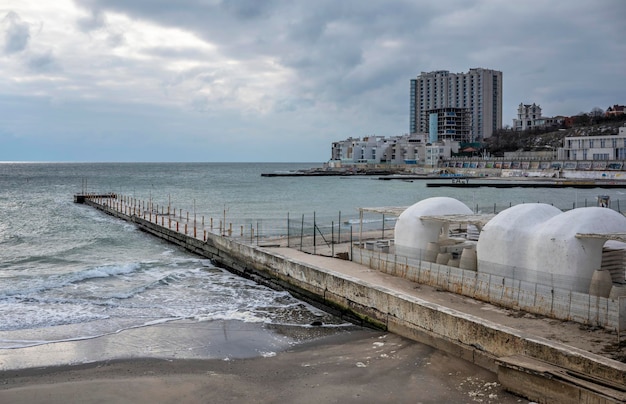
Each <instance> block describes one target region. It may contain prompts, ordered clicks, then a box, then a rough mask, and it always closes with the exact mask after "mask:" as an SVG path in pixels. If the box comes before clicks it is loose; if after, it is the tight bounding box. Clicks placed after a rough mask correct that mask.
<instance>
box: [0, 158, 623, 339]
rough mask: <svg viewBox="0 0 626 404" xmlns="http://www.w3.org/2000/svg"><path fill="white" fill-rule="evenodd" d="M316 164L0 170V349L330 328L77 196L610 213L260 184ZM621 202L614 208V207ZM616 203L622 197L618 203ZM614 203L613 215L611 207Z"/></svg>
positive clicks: (331, 181) (366, 185)
mask: <svg viewBox="0 0 626 404" xmlns="http://www.w3.org/2000/svg"><path fill="white" fill-rule="evenodd" d="M315 166H319V164H306V163H300V164H286V163H285V164H269V163H263V164H254V163H245V164H244V163H241V164H225V163H219V164H218V163H196V164H193V163H162V164H159V163H127V164H117V163H115V164H114V163H71V164H64V163H0V307H1V308H2V316H1V317H0V349H13V348H20V347H27V346H35V345H44V344H50V343H52V342H55V341H65V340H76V339H87V338H93V337H96V336H101V335H106V334H111V333H118V332H120V331H122V330H126V329H133V328H137V327H142V326H145V325H150V324H157V323H164V322H171V321H174V320H181V319H184V320H186V321H193V322H211V321H218V320H228V321H240V322H243V323H262V324H289V325H292V326H301V327H308V326H309V325H310V324H311V323H312V322H313V321H322V322H323V323H324V324H326V325H327V326H332V327H343V326H345V325H344V324H343V323H342V322H341V321H339V320H338V319H335V318H333V317H331V316H329V315H327V314H325V313H323V312H320V311H319V310H316V309H314V308H312V307H310V306H308V305H306V304H303V303H301V302H299V301H297V300H296V299H294V298H292V297H291V296H290V295H289V294H287V293H284V292H277V291H273V290H270V289H267V288H265V287H261V286H259V285H256V284H254V283H253V282H250V281H247V280H244V279H240V278H238V277H236V276H233V275H231V274H230V273H228V272H225V271H223V270H221V269H219V268H216V267H215V266H213V265H212V264H211V262H210V261H208V260H205V259H201V258H199V257H197V256H195V255H192V254H190V253H188V252H186V251H183V250H181V249H179V248H176V247H174V246H172V245H169V244H166V243H165V242H163V241H160V240H158V239H156V238H153V237H151V236H149V235H147V234H145V233H142V232H140V231H138V230H137V229H135V228H134V226H132V225H130V224H128V223H125V222H123V221H120V220H117V219H114V218H111V217H109V216H106V215H104V214H102V213H100V212H98V211H96V210H94V209H91V208H89V207H86V206H83V205H76V204H74V203H73V194H74V193H78V192H83V191H89V192H116V193H121V194H125V195H130V196H133V197H136V198H140V199H142V200H145V201H152V202H153V203H155V204H158V205H161V206H163V205H168V204H169V205H170V206H173V207H175V208H177V209H182V210H183V211H189V212H195V213H196V215H198V217H200V216H205V217H206V218H207V220H208V218H209V217H215V218H222V217H224V215H226V216H227V221H228V220H232V221H234V222H239V223H244V222H250V223H252V222H254V221H258V220H264V221H276V222H280V221H285V220H286V218H287V214H289V215H291V216H292V217H300V215H306V216H307V218H310V217H311V216H312V215H313V212H315V214H316V215H317V218H318V220H331V218H334V217H337V215H338V214H339V212H341V215H342V217H343V218H345V219H346V220H350V218H356V217H357V208H358V207H373V206H409V205H411V204H413V203H415V202H417V201H419V200H421V199H424V198H427V197H429V196H450V197H455V198H457V199H459V200H461V201H462V202H465V203H466V204H467V205H468V206H470V207H471V208H475V207H478V210H481V211H486V212H489V211H491V210H493V207H494V204H495V205H497V209H498V210H501V209H503V208H505V207H507V206H509V205H510V204H517V203H523V202H545V203H550V204H554V205H555V206H558V207H562V208H571V207H572V206H573V204H577V206H584V204H585V203H587V204H589V205H593V204H595V201H596V197H597V196H598V194H607V195H609V196H610V197H611V199H612V201H613V205H614V207H615V206H616V201H617V200H618V199H619V198H620V196H624V193H623V192H621V191H616V190H611V191H607V190H597V189H592V190H574V189H565V190H532V189H506V190H496V189H490V188H479V189H469V190H462V189H452V188H426V186H425V184H424V182H422V181H380V180H377V179H374V178H370V177H350V178H340V177H306V178H294V177H276V178H267V177H262V176H261V173H264V172H275V171H289V170H295V169H299V168H310V167H315ZM625 199H626V198H625ZM624 202H625V203H626V201H624ZM624 206H625V207H626V205H624Z"/></svg>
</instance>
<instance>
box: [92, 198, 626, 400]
mask: <svg viewBox="0 0 626 404" xmlns="http://www.w3.org/2000/svg"><path fill="white" fill-rule="evenodd" d="M85 203H86V204H87V205H90V206H93V207H95V208H97V209H100V210H103V211H104V212H106V213H108V214H111V215H113V216H116V217H119V218H121V219H124V220H128V221H131V222H134V223H135V224H136V225H137V226H138V227H139V228H140V229H142V230H144V231H146V232H148V233H151V234H154V235H155V236H157V237H159V238H162V239H164V240H167V241H169V242H172V243H174V244H177V245H179V246H181V247H183V248H185V249H187V250H189V251H191V252H194V253H197V254H199V255H202V256H204V257H207V258H210V259H212V260H214V261H215V262H216V263H218V264H221V265H223V266H225V267H227V268H228V269H230V270H231V271H233V272H235V273H237V274H240V275H242V276H245V277H248V278H252V279H255V280H257V281H258V282H260V283H263V284H266V285H270V286H273V287H281V288H284V289H287V290H289V291H291V292H292V293H294V294H295V295H297V296H298V297H300V298H302V299H304V300H307V301H309V302H312V303H317V304H321V305H324V306H325V307H327V308H331V309H332V311H334V312H335V314H339V315H341V316H344V317H348V318H350V319H352V320H356V321H358V322H361V323H362V324H370V325H373V326H376V327H379V328H383V329H386V330H388V331H390V332H393V333H397V334H399V335H402V336H405V337H408V338H411V339H413V340H417V341H420V342H424V343H427V344H429V345H431V346H433V347H436V348H438V349H441V350H444V351H447V352H450V353H453V354H456V355H457V356H459V357H461V358H464V359H466V360H468V361H470V362H473V363H476V364H478V365H480V366H482V367H485V368H487V369H490V370H492V371H494V372H498V370H499V369H498V362H496V360H497V359H498V358H502V357H509V356H514V355H524V356H526V357H530V358H535V359H540V360H542V361H545V362H549V363H552V364H555V365H557V366H559V367H562V368H565V369H568V370H571V371H575V372H578V373H580V374H585V375H588V376H589V377H592V378H597V379H604V380H611V381H613V382H614V383H615V384H616V385H617V386H625V385H626V364H624V363H621V362H617V361H614V360H611V359H608V358H604V357H602V356H599V355H595V354H592V353H590V352H587V351H584V350H582V349H577V348H574V347H571V346H568V345H564V344H560V343H557V342H554V341H551V340H548V339H545V338H541V337H537V336H536V335H532V334H529V333H527V332H524V331H520V330H517V329H514V328H510V327H506V326H503V325H500V324H497V323H493V322H491V321H488V320H485V319H484V318H480V317H476V316H473V315H470V314H467V313H464V312H460V311H457V310H454V309H450V308H448V307H445V306H442V305H439V304H435V303H433V302H430V301H427V300H424V299H421V298H419V297H418V296H417V294H416V293H407V291H406V290H400V289H396V288H395V287H392V286H393V285H392V284H393V282H390V283H387V282H385V281H382V282H380V281H377V280H376V279H380V278H372V277H367V276H363V277H361V276H355V274H361V273H366V274H369V272H367V270H366V271H365V272H363V271H364V269H363V268H364V267H362V266H360V265H358V264H356V263H352V262H346V261H339V260H334V261H333V262H334V263H336V266H338V267H339V266H340V265H352V266H355V267H359V270H360V271H361V272H358V271H352V272H350V270H348V271H343V272H340V271H336V270H333V269H329V268H333V265H328V266H325V265H324V266H321V265H316V264H315V263H311V262H305V260H303V259H294V258H293V257H288V256H286V254H285V253H286V251H280V250H273V251H270V250H268V249H264V248H260V247H255V246H250V245H246V244H242V243H239V242H236V241H234V240H232V239H229V238H226V237H221V236H219V235H216V234H208V235H207V240H206V242H205V241H203V240H199V239H197V238H194V237H193V236H189V235H185V234H183V233H179V232H176V231H175V230H171V229H168V228H166V227H163V226H160V225H158V224H156V223H153V222H150V221H148V220H145V219H142V218H140V217H138V216H134V215H127V214H124V213H120V212H118V211H117V210H115V209H113V208H109V207H106V206H103V205H100V204H98V203H95V202H94V201H91V200H89V199H87V200H86V201H85ZM285 250H287V249H285ZM281 252H284V253H283V254H281ZM299 254H300V255H299V256H298V257H299V258H303V257H304V254H302V253H299ZM329 260H332V259H330V258H329ZM337 261H339V262H337ZM320 262H321V261H320ZM340 263H341V264H340ZM369 271H371V270H369ZM371 272H372V273H374V272H375V271H371ZM376 275H384V274H380V273H376ZM404 282H405V283H406V281H404ZM528 388H531V387H528Z"/></svg>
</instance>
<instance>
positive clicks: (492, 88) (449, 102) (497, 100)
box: [409, 68, 502, 142]
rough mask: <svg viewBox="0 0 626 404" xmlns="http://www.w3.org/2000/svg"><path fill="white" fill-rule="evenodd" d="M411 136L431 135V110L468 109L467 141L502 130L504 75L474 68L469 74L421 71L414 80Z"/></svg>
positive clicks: (410, 105)
mask: <svg viewBox="0 0 626 404" xmlns="http://www.w3.org/2000/svg"><path fill="white" fill-rule="evenodd" d="M409 107H410V125H409V131H410V133H428V128H429V113H428V111H432V110H437V109H442V108H465V109H467V111H468V117H469V119H468V120H469V127H470V130H469V136H470V139H468V141H470V142H473V141H477V140H481V139H486V138H488V137H490V136H491V134H492V133H493V131H495V130H496V129H499V128H501V127H502V72H500V71H497V70H490V69H483V68H474V69H470V70H469V72H467V73H450V72H449V71H447V70H438V71H433V72H428V73H426V72H422V73H421V74H420V75H419V76H417V78H415V79H412V80H411V89H410V102H409Z"/></svg>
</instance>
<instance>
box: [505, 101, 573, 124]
mask: <svg viewBox="0 0 626 404" xmlns="http://www.w3.org/2000/svg"><path fill="white" fill-rule="evenodd" d="M560 123H562V119H560V118H550V117H545V116H542V115H541V107H540V106H539V105H537V104H535V103H534V102H533V103H532V104H523V103H520V104H519V106H518V107H517V119H513V129H514V130H527V129H534V128H540V127H545V126H553V125H558V124H560Z"/></svg>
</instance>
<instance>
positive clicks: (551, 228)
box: [476, 203, 626, 297]
mask: <svg viewBox="0 0 626 404" xmlns="http://www.w3.org/2000/svg"><path fill="white" fill-rule="evenodd" d="M625 231H626V218H625V217H624V215H622V214H620V213H618V212H616V211H614V210H612V209H606V208H599V207H590V208H578V209H572V210H569V211H567V212H562V211H561V210H559V209H557V208H555V207H553V206H551V205H547V204H542V203H528V204H521V205H516V206H513V207H511V208H509V209H506V210H504V211H502V212H501V213H499V214H498V215H496V216H495V217H494V218H493V219H491V220H490V221H489V222H488V223H487V224H486V225H485V226H484V227H483V229H482V231H481V233H480V237H479V238H478V244H477V246H476V252H477V261H478V272H485V273H490V274H494V275H499V276H503V277H506V278H510V279H516V280H520V281H524V282H531V283H535V284H541V285H547V286H550V287H553V288H562V289H567V290H571V291H575V292H580V293H589V290H590V287H591V281H592V278H593V275H594V271H596V270H600V269H601V268H602V266H603V265H602V264H603V262H602V261H603V246H604V244H605V242H606V241H607V240H608V239H610V237H609V236H605V235H606V234H621V233H624V232H625ZM619 281H621V282H623V281H624V272H623V270H622V272H621V277H620V279H619ZM605 297H607V296H605Z"/></svg>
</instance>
